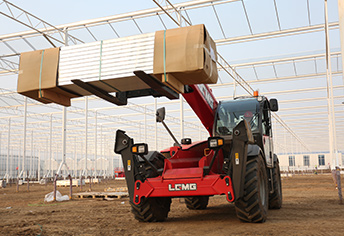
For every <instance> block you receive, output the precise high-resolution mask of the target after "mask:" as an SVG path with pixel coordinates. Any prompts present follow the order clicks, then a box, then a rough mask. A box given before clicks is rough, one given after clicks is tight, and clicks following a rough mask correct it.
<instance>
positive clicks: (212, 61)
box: [153, 25, 218, 84]
mask: <svg viewBox="0 0 344 236" xmlns="http://www.w3.org/2000/svg"><path fill="white" fill-rule="evenodd" d="M164 51H165V53H164ZM164 61H165V63H164ZM216 61H217V54H216V45H215V42H214V41H213V40H212V38H211V37H210V36H209V33H208V32H207V30H206V29H205V26H204V25H195V26H189V27H182V28H177V29H170V30H166V31H157V32H156V33H155V41H154V63H153V74H154V75H156V76H157V77H159V78H160V77H161V74H163V73H164V71H165V70H166V71H165V72H166V73H170V74H172V75H173V76H174V77H176V78H177V79H178V80H179V81H180V82H182V83H183V84H215V83H216V82H217V79H218V74H217V66H216ZM164 64H165V68H164Z"/></svg>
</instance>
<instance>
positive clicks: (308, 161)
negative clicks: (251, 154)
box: [277, 153, 344, 170]
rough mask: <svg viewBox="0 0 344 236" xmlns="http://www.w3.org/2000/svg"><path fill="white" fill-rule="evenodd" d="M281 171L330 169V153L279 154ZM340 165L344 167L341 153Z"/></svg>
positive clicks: (343, 158)
mask: <svg viewBox="0 0 344 236" xmlns="http://www.w3.org/2000/svg"><path fill="white" fill-rule="evenodd" d="M277 156H278V159H279V163H280V167H281V170H288V168H289V170H307V169H315V168H317V169H330V168H332V165H333V164H334V163H332V160H331V157H330V153H289V154H278V155H277ZM339 165H340V166H344V154H343V153H340V156H339Z"/></svg>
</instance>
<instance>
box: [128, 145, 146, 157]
mask: <svg viewBox="0 0 344 236" xmlns="http://www.w3.org/2000/svg"><path fill="white" fill-rule="evenodd" d="M131 152H132V153H133V154H139V155H146V154H147V153H148V145H147V144H146V143H137V144H134V145H133V146H132V147H131Z"/></svg>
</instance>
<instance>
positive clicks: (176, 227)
mask: <svg viewBox="0 0 344 236" xmlns="http://www.w3.org/2000/svg"><path fill="white" fill-rule="evenodd" d="M282 185H283V207H282V209H280V210H269V215H268V220H267V221H266V222H265V223H263V224H249V223H243V222H241V221H240V220H238V219H237V218H236V215H235V209H234V205H233V204H230V203H228V202H227V201H226V199H225V197H224V196H215V197H211V198H210V201H209V207H208V208H207V209H206V210H198V211H195V210H189V209H187V208H186V206H185V204H184V202H183V199H173V200H172V205H171V211H170V213H169V217H168V219H167V220H166V221H165V222H159V223H140V222H138V221H136V220H135V219H134V217H133V215H132V214H131V212H130V209H131V208H130V205H129V203H128V198H122V199H116V200H113V201H106V200H102V199H98V198H96V199H92V198H86V199H73V200H72V201H66V202H58V203H56V202H55V203H44V201H43V199H44V195H45V194H47V193H49V192H51V191H52V190H53V187H52V185H51V184H50V185H48V186H41V185H38V184H36V185H33V186H30V192H27V187H26V186H21V187H20V190H19V192H18V193H16V188H15V186H12V187H9V186H8V187H7V188H5V189H0V235H198V236H201V235H279V236H280V235H344V205H339V204H338V191H337V190H336V189H335V186H334V184H333V182H332V178H331V176H330V175H307V176H293V177H289V178H283V180H282ZM123 186H126V185H125V181H124V180H111V181H108V182H106V183H105V182H102V183H101V184H97V185H94V186H93V188H92V190H95V191H104V189H105V188H107V187H113V188H116V187H123ZM87 188H88V187H87ZM84 189H86V187H84ZM58 190H59V191H60V192H61V193H62V194H68V192H69V188H68V187H66V188H64V187H60V188H58ZM78 191H79V188H74V192H78Z"/></svg>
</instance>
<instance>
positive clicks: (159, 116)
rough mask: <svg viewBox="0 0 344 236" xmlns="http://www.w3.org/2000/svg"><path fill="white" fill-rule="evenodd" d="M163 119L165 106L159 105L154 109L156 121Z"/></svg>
mask: <svg viewBox="0 0 344 236" xmlns="http://www.w3.org/2000/svg"><path fill="white" fill-rule="evenodd" d="M163 120H165V107H161V108H159V109H158V110H157V111H156V122H162V121H163Z"/></svg>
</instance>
